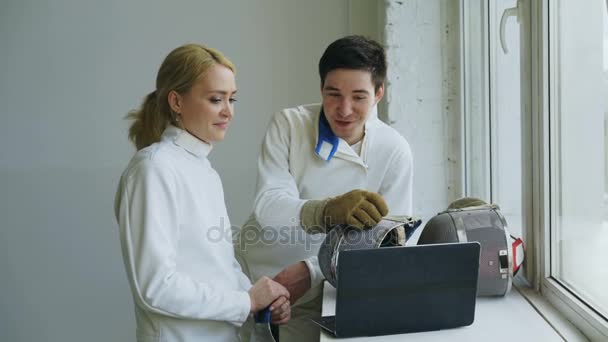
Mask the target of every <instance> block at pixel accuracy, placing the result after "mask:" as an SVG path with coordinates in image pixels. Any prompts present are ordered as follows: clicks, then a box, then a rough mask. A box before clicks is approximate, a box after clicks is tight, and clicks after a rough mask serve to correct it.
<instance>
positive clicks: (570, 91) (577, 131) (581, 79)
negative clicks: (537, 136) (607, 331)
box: [545, 0, 608, 322]
mask: <svg viewBox="0 0 608 342" xmlns="http://www.w3.org/2000/svg"><path fill="white" fill-rule="evenodd" d="M547 5H548V9H549V10H548V16H549V18H548V19H549V20H548V23H549V30H548V34H549V46H550V48H549V52H548V58H549V79H550V81H549V82H548V87H549V94H551V97H550V102H549V112H548V115H549V150H550V153H549V165H550V174H549V179H550V186H549V192H550V222H549V223H550V226H549V239H550V245H549V246H545V247H548V249H549V251H548V253H549V258H550V259H549V260H550V261H549V264H550V269H549V272H548V273H549V276H550V278H551V279H553V280H555V285H556V286H560V287H562V288H563V289H565V290H567V292H568V293H569V294H570V295H572V296H573V297H574V298H575V300H577V301H580V302H581V303H582V304H583V305H585V306H586V307H587V309H590V311H591V313H592V314H594V316H597V317H598V319H600V320H603V321H604V322H605V320H606V318H607V317H608V291H606V288H608V167H607V165H608V164H607V163H608V157H607V156H608V155H607V152H608V138H607V128H608V123H607V118H608V107H607V104H608V46H607V43H608V12H607V8H606V2H604V1H599V0H597V1H582V2H580V3H579V2H572V1H565V0H557V1H550V2H548V4H547Z"/></svg>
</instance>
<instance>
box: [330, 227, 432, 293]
mask: <svg viewBox="0 0 608 342" xmlns="http://www.w3.org/2000/svg"><path fill="white" fill-rule="evenodd" d="M420 223H422V221H421V220H420V219H418V218H414V217H409V216H398V217H396V216H393V217H385V218H384V219H383V220H382V221H380V222H379V223H378V224H377V225H375V226H374V227H372V228H370V229H366V230H359V229H355V228H351V227H349V226H346V225H337V226H334V227H332V229H331V230H330V231H329V233H327V236H326V237H325V240H324V241H323V244H321V247H320V248H319V254H318V256H319V266H320V267H321V271H322V272H323V275H324V276H325V279H327V281H329V283H330V284H332V285H333V286H334V287H337V286H338V279H337V274H338V258H339V257H340V251H343V250H346V249H369V248H381V247H387V246H405V242H406V241H407V239H409V237H410V236H411V235H412V234H413V233H414V231H415V230H416V228H418V226H420Z"/></svg>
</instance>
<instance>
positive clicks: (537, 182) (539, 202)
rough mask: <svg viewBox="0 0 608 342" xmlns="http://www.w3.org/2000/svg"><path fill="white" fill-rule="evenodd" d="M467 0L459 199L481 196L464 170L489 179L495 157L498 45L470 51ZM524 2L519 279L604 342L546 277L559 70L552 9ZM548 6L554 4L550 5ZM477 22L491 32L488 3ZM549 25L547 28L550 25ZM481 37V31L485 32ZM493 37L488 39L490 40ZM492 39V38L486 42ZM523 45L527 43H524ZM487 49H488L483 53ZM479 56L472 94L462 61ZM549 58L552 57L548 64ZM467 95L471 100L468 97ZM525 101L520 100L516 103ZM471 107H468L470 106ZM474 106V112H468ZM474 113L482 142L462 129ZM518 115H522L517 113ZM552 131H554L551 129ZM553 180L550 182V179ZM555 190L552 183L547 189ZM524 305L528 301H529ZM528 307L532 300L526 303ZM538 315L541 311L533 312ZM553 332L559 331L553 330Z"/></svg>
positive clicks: (545, 1) (606, 333) (587, 316)
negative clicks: (526, 78)
mask: <svg viewBox="0 0 608 342" xmlns="http://www.w3.org/2000/svg"><path fill="white" fill-rule="evenodd" d="M469 1H470V0H461V1H460V7H461V13H460V16H461V23H462V26H461V37H462V38H461V46H462V53H461V60H462V66H461V70H462V71H463V72H462V76H461V89H462V102H461V103H462V113H463V117H464V120H463V122H464V124H463V127H462V129H463V150H464V151H463V157H464V159H465V162H464V163H463V164H462V165H463V168H464V170H463V175H464V182H465V183H464V184H465V186H464V187H463V188H464V189H465V192H466V193H465V195H469V196H470V195H473V196H475V195H477V196H483V195H484V194H483V193H481V194H477V193H474V192H473V193H472V192H471V189H472V188H473V187H472V183H473V179H472V178H471V174H472V172H471V170H468V168H469V167H477V168H482V169H484V168H485V170H486V172H489V173H490V175H491V174H492V164H493V162H492V161H494V159H493V158H495V157H496V156H495V155H494V154H493V153H492V152H493V151H492V148H491V142H492V140H493V137H492V132H494V130H495V128H494V127H492V125H491V122H492V120H491V118H492V115H494V114H493V113H491V98H492V94H491V89H492V83H493V82H495V79H494V77H493V74H494V72H493V68H494V67H495V66H492V64H491V61H493V51H492V50H493V49H492V48H491V47H492V46H494V45H497V44H499V43H498V42H492V41H490V39H491V38H489V37H488V35H487V34H484V39H487V41H485V42H484V43H483V44H482V50H485V51H476V48H475V47H474V46H472V45H471V42H469V41H468V39H469V37H470V33H471V32H470V27H469V26H470V25H469V24H468V23H467V21H466V20H468V18H470V16H471V15H473V14H474V13H470V7H469V5H470V2H469ZM526 1H529V4H528V5H529V6H527V7H526V10H525V11H529V18H530V21H529V22H528V23H527V24H528V25H529V28H530V31H531V32H530V42H529V43H528V44H529V46H530V55H531V56H530V57H531V58H530V59H531V63H530V66H529V68H530V69H529V71H530V74H531V80H530V87H529V89H528V92H529V94H530V96H529V98H528V99H527V100H528V101H530V108H531V111H530V112H531V113H529V114H527V115H528V117H523V116H522V120H527V121H528V123H529V126H530V127H529V128H526V129H524V131H522V135H523V136H524V139H527V140H528V141H524V142H522V143H524V144H525V145H526V146H529V148H528V149H527V150H526V151H527V152H526V153H529V155H526V156H525V158H526V160H528V161H530V164H529V166H528V167H527V169H525V170H522V179H523V181H524V182H525V183H526V184H525V185H526V189H528V191H527V193H524V194H522V195H523V197H524V198H522V201H524V208H525V209H524V211H523V212H522V215H523V220H524V223H525V226H524V227H523V234H524V240H525V241H526V245H527V248H526V262H525V276H526V278H527V279H528V281H530V283H531V285H532V288H533V290H535V291H536V292H537V293H540V294H541V295H542V296H543V298H545V299H546V300H547V301H548V302H549V303H550V304H551V305H553V307H555V308H556V309H557V310H558V311H559V313H560V314H562V315H563V316H565V317H566V319H567V320H568V321H570V322H571V323H573V324H574V325H575V326H576V328H578V329H579V330H580V331H581V332H582V333H583V334H584V335H585V336H586V337H587V338H589V339H591V340H592V341H596V340H598V341H605V340H607V339H608V322H606V320H605V319H604V318H603V317H601V316H600V315H598V314H597V313H596V312H595V311H594V310H593V309H591V308H590V307H589V306H588V305H587V304H585V303H584V302H583V301H581V300H580V299H579V298H577V297H576V296H575V295H574V294H573V293H571V292H570V291H569V290H568V289H566V288H565V287H564V286H562V285H561V284H560V283H559V282H558V281H557V280H555V279H554V278H552V277H551V267H550V265H551V240H550V233H551V232H550V228H551V222H552V220H554V218H553V217H552V216H551V215H552V213H551V206H550V204H551V194H552V193H553V194H555V193H556V192H555V190H556V189H551V188H550V185H551V182H550V180H551V179H552V178H551V177H555V175H554V173H555V171H554V170H551V165H550V161H551V154H550V153H555V149H553V150H551V149H550V146H556V145H555V141H550V139H555V137H551V136H550V132H551V130H550V128H552V126H550V125H555V122H556V120H555V119H556V118H557V116H558V112H557V111H554V110H552V109H556V108H559V107H558V102H557V95H558V94H557V91H556V89H557V88H556V87H551V86H550V85H551V84H550V82H551V80H555V76H556V75H555V74H554V72H555V71H556V70H557V69H556V66H557V65H559V61H557V60H555V57H556V56H558V54H557V53H556V50H555V49H556V44H555V43H556V42H555V39H556V37H555V36H552V35H550V34H549V33H550V32H557V30H556V29H557V27H556V24H555V22H552V21H550V20H549V19H550V18H556V15H557V10H556V9H555V6H550V2H551V1H550V0H526ZM553 4H554V3H553ZM482 6H484V7H483V15H484V18H483V22H484V26H485V27H484V29H489V30H495V29H496V25H495V23H494V24H493V25H489V24H488V23H489V22H490V21H489V20H488V16H489V13H492V12H491V10H492V6H493V0H490V1H487V2H486V1H484V3H483V5H482ZM550 25H553V26H550ZM486 32H487V31H486ZM494 36H495V35H492V37H494ZM492 39H493V38H492ZM525 43H527V42H525ZM488 47H490V48H488ZM480 52H481V53H482V54H484V55H483V56H482V57H480V56H478V55H477V56H475V58H480V61H481V63H483V64H484V65H483V67H482V73H483V75H481V77H480V78H481V79H482V80H484V82H486V83H485V84H483V85H482V87H483V88H482V89H481V90H479V89H474V86H475V85H472V84H471V81H472V80H471V77H470V75H468V74H467V72H470V70H468V68H467V65H466V64H467V60H468V59H470V58H471V57H472V56H474V54H476V53H480ZM550 56H554V57H553V59H550V58H549V57H550ZM472 94H473V95H474V96H472ZM524 100H525V99H524V98H523V97H522V101H524ZM471 102H473V103H471ZM475 106H476V108H474V107H475ZM472 110H480V111H482V112H483V114H484V115H486V118H487V119H488V120H489V121H488V122H489V124H488V125H486V126H487V127H486V128H485V129H487V131H485V132H481V134H482V135H484V136H482V137H480V136H472V134H478V132H470V131H468V130H467V127H468V126H467V122H468V120H471V119H472V118H471V117H470V116H471V111H472ZM522 115H524V114H523V113H522ZM554 131H555V130H554ZM472 139H476V140H477V141H480V140H481V141H486V142H487V143H488V144H490V148H489V149H488V150H487V151H486V152H487V154H486V155H485V156H483V158H484V159H485V163H486V165H482V166H480V165H479V164H474V163H475V162H474V161H473V160H471V158H472V156H471V155H470V154H469V153H468V151H469V148H468V146H467V145H466V144H467V142H470V141H472ZM553 179H555V178H553ZM487 181H488V184H485V185H483V186H481V187H480V188H481V189H482V192H485V195H489V196H490V197H491V194H492V192H493V189H492V187H493V186H495V184H493V183H494V182H493V181H492V177H491V176H490V177H488V178H487ZM553 186H555V184H553ZM521 292H522V294H524V295H526V292H527V291H526V290H524V291H521ZM529 300H530V299H529ZM530 301H531V302H534V300H530ZM539 311H541V309H539ZM555 328H556V329H558V330H559V327H555Z"/></svg>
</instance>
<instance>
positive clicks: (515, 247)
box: [418, 198, 524, 296]
mask: <svg viewBox="0 0 608 342" xmlns="http://www.w3.org/2000/svg"><path fill="white" fill-rule="evenodd" d="M467 241H477V242H479V243H480V244H481V254H480V260H479V282H478V288H477V295H478V296H504V295H506V294H507V293H508V292H509V290H510V289H511V283H512V280H513V276H514V275H515V274H516V273H517V271H518V270H519V268H520V266H521V264H522V262H523V257H524V248H523V242H522V240H521V239H519V238H515V237H513V236H511V235H510V234H509V232H508V229H507V222H506V220H505V218H504V217H503V215H502V214H501V213H500V208H499V207H498V206H497V205H494V204H486V203H485V202H483V201H481V200H478V199H474V198H464V199H460V200H457V201H456V202H454V203H452V204H451V205H450V206H449V207H448V209H447V210H446V211H443V212H441V213H439V214H437V215H435V216H434V217H433V218H431V219H430V220H429V221H428V222H427V223H426V225H425V226H424V229H423V230H422V233H421V234H420V238H419V239H418V244H419V245H424V244H435V243H450V242H467Z"/></svg>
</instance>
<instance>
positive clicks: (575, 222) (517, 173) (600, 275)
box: [461, 0, 608, 340]
mask: <svg viewBox="0 0 608 342" xmlns="http://www.w3.org/2000/svg"><path fill="white" fill-rule="evenodd" d="M607 3H608V0H606V1H605V0H582V1H571V0H538V1H536V0H533V1H531V0H461V8H462V15H461V18H462V37H463V38H462V56H463V58H462V60H463V66H462V68H463V78H462V89H463V113H464V126H463V129H464V137H465V138H464V142H465V144H464V145H465V146H464V148H465V163H464V165H465V171H464V174H465V181H466V187H465V189H466V194H467V195H469V196H478V197H482V198H486V199H488V198H489V199H490V200H491V201H492V202H494V203H496V204H499V205H500V206H501V209H502V211H503V213H504V214H505V217H506V219H507V222H508V223H509V227H510V230H511V232H512V233H515V234H516V235H520V234H521V235H523V236H524V237H525V240H526V243H527V249H528V251H527V254H526V258H527V268H528V269H527V273H526V275H527V276H528V278H529V279H530V280H531V281H532V282H533V283H534V284H535V286H536V287H537V288H538V289H540V291H541V293H542V294H543V295H544V296H545V297H546V298H547V299H548V300H549V301H550V302H551V303H552V304H553V305H554V306H556V307H557V308H558V309H559V310H560V312H562V313H564V314H565V315H566V316H567V318H568V319H569V320H570V321H571V322H573V323H574V324H575V325H576V326H577V327H578V328H579V329H581V331H582V332H583V333H584V334H585V335H586V336H588V337H589V338H591V339H592V340H607V339H608V320H607V318H608V291H606V288H608V8H607ZM505 48H506V49H505ZM505 50H506V51H505Z"/></svg>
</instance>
